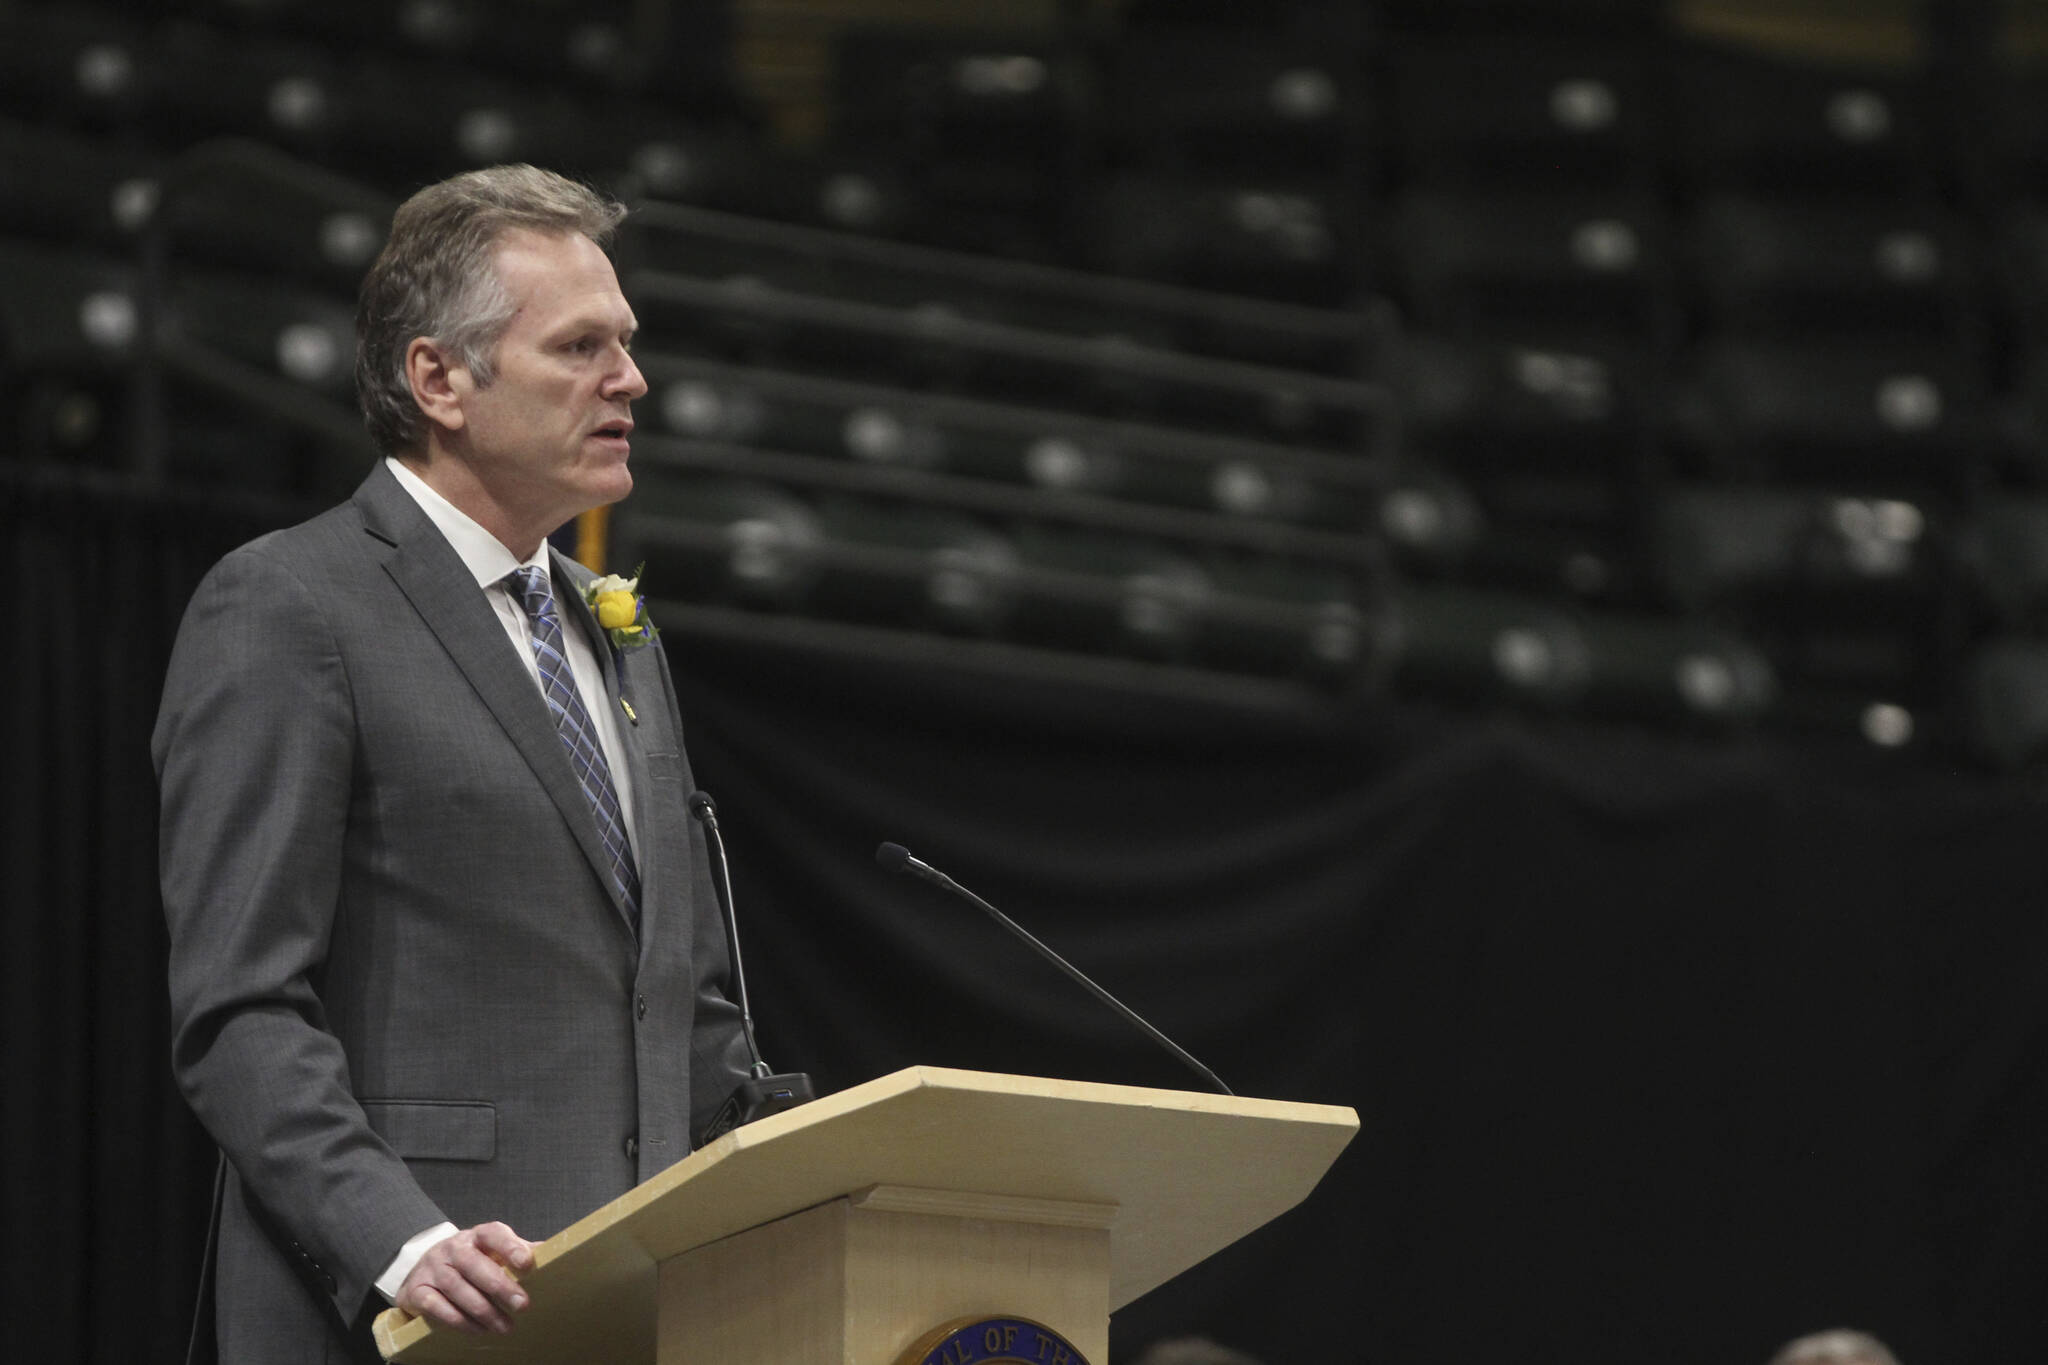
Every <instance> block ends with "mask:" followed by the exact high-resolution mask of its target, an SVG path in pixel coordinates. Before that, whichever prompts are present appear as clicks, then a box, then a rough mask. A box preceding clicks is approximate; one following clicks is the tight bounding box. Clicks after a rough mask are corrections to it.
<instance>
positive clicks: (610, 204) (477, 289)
mask: <svg viewBox="0 0 2048 1365" xmlns="http://www.w3.org/2000/svg"><path fill="white" fill-rule="evenodd" d="M625 216H626V209H625V206H624V205H623V204H620V203H617V202H615V201H614V200H611V199H608V198H606V197H605V196H604V195H601V194H599V193H598V192H597V191H595V190H592V189H590V188H589V187H588V186H585V185H579V184H577V183H576V182H575V181H573V180H570V179H567V178H566V177H564V176H559V175H556V174H555V173H554V172H553V171H543V170H540V169H538V168H536V167H533V166H523V165H522V166H492V167H490V168H488V169H486V170H479V171H467V172H464V173H463V174H461V175H458V176H455V177H453V178H451V179H448V180H443V181H441V182H440V183H439V184H436V185H429V186H427V187H426V188H425V189H423V190H421V191H420V192H419V193H417V194H415V195H414V196H413V197H412V198H410V199H408V200H406V201H405V203H403V204H401V205H400V206H399V209H398V213H397V214H396V215H395V216H394V217H393V218H392V220H391V236H390V238H389V239H388V240H387V241H386V242H385V243H384V250H383V251H382V252H380V253H379V254H378V256H377V259H376V261H375V263H374V264H372V265H371V266H370V271H369V273H368V274H367V275H365V276H364V277H363V285H362V289H361V291H360V292H359V294H358V295H357V299H356V399H357V401H358V402H360V403H361V404H362V408H363V422H364V424H365V425H367V426H368V427H369V428H370V436H371V438H372V439H374V440H375V441H376V443H377V448H378V449H379V450H381V451H383V452H384V453H385V454H387V455H395V454H398V453H399V452H401V451H408V450H418V449H419V448H420V447H421V446H422V445H424V444H425V440H426V416H425V414H424V413H422V412H421V411H420V408H419V404H418V403H417V402H415V401H414V400H413V396H412V384H411V382H410V380H409V379H408V378H407V376H406V371H405V352H406V348H407V347H409V346H411V345H412V343H413V339H414V338H416V337H430V338H432V339H433V341H434V342H435V344H436V345H438V346H439V347H440V348H441V349H442V350H443V351H445V352H446V353H447V354H448V356H449V358H450V359H451V360H453V361H454V362H455V363H456V364H459V365H461V366H463V367H464V368H466V369H467V370H468V371H469V372H470V373H471V374H472V375H474V376H475V378H476V382H477V384H478V385H479V386H484V385H488V384H489V383H490V382H491V380H492V379H493V378H494V377H495V376H496V353H497V349H498V341H499V340H500V338H502V337H503V336H504V335H505V328H506V327H507V326H508V325H509V324H510V323H511V321H512V315H513V314H514V313H515V312H517V311H518V309H517V305H516V304H515V303H514V302H513V299H512V297H511V295H509V294H507V293H506V292H505V286H504V283H503V282H502V281H501V280H500V279H499V278H498V271H497V268H496V263H495V261H494V259H493V256H494V253H495V252H496V250H497V246H498V243H499V240H500V239H501V238H502V237H503V236H504V234H505V233H507V232H509V231H511V230H513V229H515V228H525V229H527V230H529V231H533V232H540V233H547V234H550V235H560V234H565V233H571V232H575V233H581V234H582V235H583V236H585V237H588V238H590V240H591V241H593V242H595V243H597V244H598V245H599V246H605V245H607V244H608V243H609V242H610V240H611V235H612V233H613V231H614V230H615V229H616V228H617V227H618V225H619V222H620V220H621V219H623V218H624V217H625Z"/></svg>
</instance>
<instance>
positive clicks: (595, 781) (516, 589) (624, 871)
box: [503, 568, 640, 934]
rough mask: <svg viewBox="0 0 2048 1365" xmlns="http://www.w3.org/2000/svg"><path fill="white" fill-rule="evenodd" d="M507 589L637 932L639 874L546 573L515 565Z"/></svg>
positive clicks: (638, 927)
mask: <svg viewBox="0 0 2048 1365" xmlns="http://www.w3.org/2000/svg"><path fill="white" fill-rule="evenodd" d="M503 581H504V584H505V588H506V591H508V592H510V593H511V594H512V599H513V600H514V601H515V602H517V603H519V605H520V606H522V607H524V608H525V609H526V614H527V616H528V617H530V618H531V619H532V621H533V657H534V661H535V662H536V663H538V664H539V665H540V690H541V692H542V693H543V694H545V695H546V697H547V702H548V713H549V714H550V715H552V716H553V717H554V718H555V729H556V730H557V731H558V732H559V733H560V734H561V736H562V743H563V745H565V746H566V747H567V748H568V750H569V766H570V767H571V768H573V769H575V771H576V782H577V785H579V786H581V787H582V788H583V795H584V796H585V797H586V798H588V800H589V801H590V811H591V814H593V815H595V816H596V817H597V837H598V839H599V840H600V841H602V842H603V844H604V851H605V855H606V856H607V857H608V858H610V859H611V865H612V884H613V885H614V886H616V887H617V888H618V891H619V898H620V899H621V900H623V901H625V903H626V913H627V916H628V917H629V918H630V919H631V920H632V922H633V932H634V933H635V934H638V933H639V932H640V873H639V872H638V870H636V869H635V868H634V866H633V847H632V845H631V844H629V843H627V842H626V818H625V815H624V814H623V813H622V812H621V811H620V809H619V793H618V790H617V789H616V788H614V787H613V786H612V770H611V765H609V764H608V763H606V762H605V761H604V749H603V748H602V747H601V746H600V745H599V744H598V742H597V726H596V725H594V724H592V723H591V719H590V712H588V711H586V710H585V709H584V707H583V698H582V697H581V696H580V695H579V694H578V693H577V691H576V675H575V674H574V673H573V672H572V671H571V670H570V667H569V651H568V650H567V649H565V648H564V647H563V644H562V626H561V622H560V621H559V620H558V619H557V618H556V616H555V598H554V594H552V593H550V592H549V591H548V580H547V575H545V574H543V573H542V572H541V571H540V570H539V569H535V568H519V569H514V570H513V571H512V572H511V573H508V574H506V575H505V577H504V580H503Z"/></svg>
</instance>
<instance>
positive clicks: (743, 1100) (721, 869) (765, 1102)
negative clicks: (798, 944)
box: [689, 791, 812, 1147]
mask: <svg viewBox="0 0 2048 1365" xmlns="http://www.w3.org/2000/svg"><path fill="white" fill-rule="evenodd" d="M689 807H690V814H691V815H692V816H694V817H696V820H697V823H698V824H700V825H702V826H704V834H705V837H706V838H708V839H709V840H710V841H711V852H712V855H713V856H712V861H713V862H714V863H716V864H717V870H718V878H717V880H716V881H715V882H714V883H713V884H712V885H713V888H714V889H715V890H716V891H717V893H718V908H719V911H720V912H721V915H722V917H723V918H724V920H725V946H726V950H727V951H728V952H730V953H731V954H732V977H733V981H734V983H735V984H736V985H737V986H738V987H739V997H740V998H739V1007H740V1033H741V1035H742V1036H743V1037H745V1038H746V1040H747V1054H748V1055H749V1056H751V1057H752V1058H753V1059H754V1065H753V1068H752V1070H753V1074H752V1075H750V1076H749V1077H747V1079H745V1080H744V1081H741V1082H740V1083H739V1086H738V1088H737V1089H735V1090H734V1091H733V1092H732V1094H730V1095H728V1096H727V1097H726V1100H725V1103H724V1104H722V1105H720V1106H719V1107H718V1112H717V1113H716V1114H715V1115H713V1116H712V1119H711V1123H710V1125H709V1126H708V1127H706V1128H705V1130H704V1131H703V1133H701V1134H700V1135H699V1136H698V1138H697V1145H698V1146H700V1147H701V1146H703V1145H704V1144H705V1143H707V1142H710V1141H711V1140H712V1139H713V1138H716V1137H721V1136H723V1135H724V1134H726V1133H728V1132H731V1131H732V1130H733V1129H735V1128H737V1127H739V1126H740V1125H741V1124H745V1123H752V1122H753V1121H754V1120H755V1119H762V1118H766V1117H768V1116H769V1115H770V1114H779V1113H781V1112H782V1111H783V1110H785V1109H794V1108H796V1106H798V1105H799V1104H803V1103H805V1102H807V1101H808V1100H810V1099H811V1098H812V1091H811V1078H810V1077H809V1076H807V1075H805V1074H804V1073H803V1072H801V1071H791V1072H786V1073H784V1074H782V1075H779V1076H778V1075H773V1074H771V1073H770V1072H769V1070H768V1063H766V1062H764V1061H762V1060H761V1045H760V1044H759V1043H758V1042H756V1041H755V1040H754V1008H753V1006H752V1005H751V1004H750V1003H749V1002H748V1000H747V968H746V964H745V963H744V962H742V961H741V960H740V924H739V918H738V916H736V915H735V914H734V913H733V908H732V868H731V865H730V864H729V863H728V862H727V861H726V857H725V838H724V836H723V835H721V834H720V833H719V832H718V804H717V803H716V802H714V801H713V800H712V799H711V797H710V795H709V794H708V793H706V792H701V791H698V792H691V793H690V800H689Z"/></svg>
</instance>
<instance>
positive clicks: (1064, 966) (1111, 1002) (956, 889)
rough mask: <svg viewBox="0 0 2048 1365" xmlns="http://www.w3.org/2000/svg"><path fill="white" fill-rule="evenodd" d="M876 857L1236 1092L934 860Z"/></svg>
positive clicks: (889, 851) (881, 853) (895, 851)
mask: <svg viewBox="0 0 2048 1365" xmlns="http://www.w3.org/2000/svg"><path fill="white" fill-rule="evenodd" d="M875 861H876V862H878V863H880V864H881V865H882V866H883V867H886V868H888V869H889V870H890V871H891V872H907V873H909V874H910V875H911V876H913V877H922V878H923V879H924V880H926V881H928V882H930V883H932V884H933V885H934V886H942V887H944V888H945V889H946V890H948V891H950V892H952V893H953V894H954V895H956V896H958V897H960V898H961V899H962V900H965V901H967V902H969V903H970V904H972V905H974V906H976V907H978V908H979V909H980V910H981V911H982V912H983V913H985V914H986V915H988V917H989V918H990V919H993V920H994V921H995V922H996V923H997V924H1000V925H1002V926H1003V927H1004V928H1005V929H1008V930H1009V931H1010V932H1011V933H1012V934H1015V935H1016V936H1017V937H1018V938H1020V939H1022V940H1023V941H1024V942H1025V943H1027V944H1029V945H1030V947H1031V949H1032V950H1033V951H1034V952H1036V953H1037V954H1038V955H1039V956H1040V957H1042V958H1044V959H1045V960H1046V961H1047V962H1050V963H1051V964H1052V965H1053V966H1055V967H1057V968H1059V969H1060V970H1061V971H1063V972H1065V973H1066V974H1067V975H1068V976H1069V977H1071V978H1072V979H1073V980H1075V981H1076V982H1078V983H1080V985H1081V986H1082V987H1084V988H1085V989H1086V990H1087V991H1088V993H1089V994H1090V995H1092V996H1094V997H1095V998H1096V999H1097V1000H1100V1001H1101V1002H1102V1003H1103V1004H1105V1005H1107V1006H1109V1007H1110V1008H1111V1009H1112V1010H1115V1011H1116V1012H1117V1013H1118V1014H1119V1015H1121V1016H1123V1018H1125V1019H1126V1020H1128V1021H1129V1022H1130V1023H1131V1024H1133V1025H1134V1026H1135V1027H1136V1028H1137V1029H1138V1031H1139V1032H1141V1033H1143V1034H1144V1035H1145V1036H1146V1037H1147V1038H1150V1039H1151V1040H1152V1041H1153V1042H1155V1043H1157V1044H1159V1046H1161V1047H1163V1048H1165V1049H1166V1050H1167V1051H1168V1052H1171V1053H1172V1054H1173V1055H1174V1056H1175V1057H1177V1058H1179V1059H1180V1061H1181V1062H1182V1063H1183V1064H1184V1065H1185V1066H1187V1067H1188V1069H1189V1070H1191V1071H1193V1072H1194V1073H1195V1074H1196V1075H1198V1076H1200V1077H1201V1078H1202V1079H1203V1080H1205V1081H1207V1082H1208V1083H1209V1084H1210V1085H1212V1086H1214V1087H1215V1088H1216V1089H1217V1091H1218V1092H1220V1093H1221V1094H1225V1095H1231V1094H1235V1093H1236V1092H1234V1091H1233V1090H1231V1088H1230V1087H1229V1086H1227V1085H1225V1084H1224V1083H1223V1082H1222V1080H1220V1079H1219V1078H1218V1077H1217V1075H1216V1073H1215V1072H1213V1071H1211V1070H1210V1069H1209V1068H1208V1067H1206V1066H1203V1065H1202V1064H1201V1063H1200V1062H1198V1061H1196V1060H1195V1059H1194V1058H1193V1057H1192V1056H1191V1055H1189V1053H1188V1052H1187V1050H1186V1049H1185V1048H1183V1047H1181V1045H1180V1044H1178V1043H1176V1042H1174V1041H1173V1039H1171V1038H1169V1037H1167V1036H1166V1035H1165V1034H1163V1033H1161V1032H1160V1031H1159V1030H1158V1029H1156V1028H1153V1027H1152V1026H1151V1025H1150V1024H1148V1023H1146V1022H1145V1020H1144V1019H1143V1018H1141V1017H1140V1016H1139V1014H1138V1012H1137V1011H1136V1010H1134V1009H1132V1008H1131V1007H1130V1006H1129V1005H1126V1004H1125V1003H1124V1002H1123V1001H1121V1000H1119V999H1117V998H1116V997H1115V996H1113V995H1111V994H1110V993H1109V992H1108V991H1106V990H1104V989H1102V987H1100V986H1098V985H1096V984H1095V983H1094V982H1093V981H1091V980H1089V979H1088V977H1087V975H1086V974H1085V973H1083V972H1082V971H1081V969H1080V968H1078V967H1076V966H1074V965H1073V964H1072V963H1071V962H1068V961H1067V960H1066V959H1065V958H1063V957H1061V956H1060V955H1059V954H1058V953H1056V952H1054V951H1053V950H1052V949H1050V948H1048V947H1046V946H1045V945H1044V944H1043V943H1041V942H1039V941H1038V938H1037V937H1036V936H1035V935H1033V934H1032V933H1031V932H1030V931H1029V930H1028V929H1026V928H1024V926H1023V925H1021V924H1018V923H1017V922H1016V921H1015V920H1013V919H1011V918H1010V917H1009V916H1008V915H1006V914H1004V913H1003V912H1002V911H1000V910H998V909H996V908H995V907H994V906H993V905H990V904H989V903H988V902H987V901H985V900H983V899H982V898H981V897H979V896H977V895H975V894H974V893H973V892H972V891H969V890H968V889H967V888H966V887H964V886H962V885H960V883H958V882H956V881H954V880H953V879H952V878H951V877H948V876H947V875H946V874H945V873H943V872H941V871H939V870H938V869H937V868H936V867H933V866H932V865H931V864H930V863H928V862H925V861H924V860H923V859H922V858H915V857H912V856H911V853H910V850H909V849H907V848H905V847H904V846H903V845H901V844H883V845H882V846H881V847H880V848H878V849H876V850H875Z"/></svg>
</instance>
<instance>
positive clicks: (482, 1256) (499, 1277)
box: [434, 1238, 532, 1313]
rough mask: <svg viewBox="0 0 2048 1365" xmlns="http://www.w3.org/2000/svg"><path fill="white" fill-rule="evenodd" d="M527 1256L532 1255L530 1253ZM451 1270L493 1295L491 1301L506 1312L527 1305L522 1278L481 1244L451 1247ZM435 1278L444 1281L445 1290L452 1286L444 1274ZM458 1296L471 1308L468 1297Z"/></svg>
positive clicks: (466, 1284) (465, 1284) (466, 1282)
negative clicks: (519, 1279) (515, 1277)
mask: <svg viewBox="0 0 2048 1365" xmlns="http://www.w3.org/2000/svg"><path fill="white" fill-rule="evenodd" d="M449 1240H450V1241H456V1240H458V1239H456V1238H450V1239H449ZM527 1259H528V1260H531V1259H532V1257H531V1255H530V1254H529V1255H528V1257H527ZM448 1271H449V1273H452V1274H454V1275H457V1276H459V1277H461V1281H462V1285H461V1287H467V1288H470V1289H474V1290H476V1291H478V1292H479V1293H480V1294H482V1295H487V1296H489V1298H490V1301H491V1302H492V1303H493V1304H494V1305H496V1307H498V1308H500V1309H502V1310H504V1311H505V1312H508V1313H516V1312H518V1311H519V1310H520V1309H522V1308H524V1307H526V1291H525V1290H523V1289H521V1288H520V1287H519V1282H518V1281H517V1280H515V1279H513V1278H512V1276H511V1275H510V1274H509V1273H508V1272H507V1271H506V1269H505V1267H504V1266H503V1265H502V1264H500V1263H499V1260H498V1258H497V1257H496V1256H493V1255H492V1254H491V1253H490V1252H488V1251H486V1250H485V1249H484V1248H483V1247H481V1246H476V1245H467V1246H458V1247H455V1248H453V1249H451V1250H450V1252H449V1256H448ZM434 1282H435V1283H436V1284H440V1285H442V1287H443V1289H444V1291H445V1290H446V1289H447V1288H448V1285H447V1284H446V1282H445V1279H444V1277H443V1276H439V1275H437V1276H435V1279H434ZM455 1297H456V1301H457V1302H458V1303H460V1304H462V1306H463V1308H464V1309H465V1310H467V1309H468V1307H469V1304H468V1302H467V1300H466V1299H464V1298H463V1297H461V1296H459V1295H457V1296H455Z"/></svg>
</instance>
